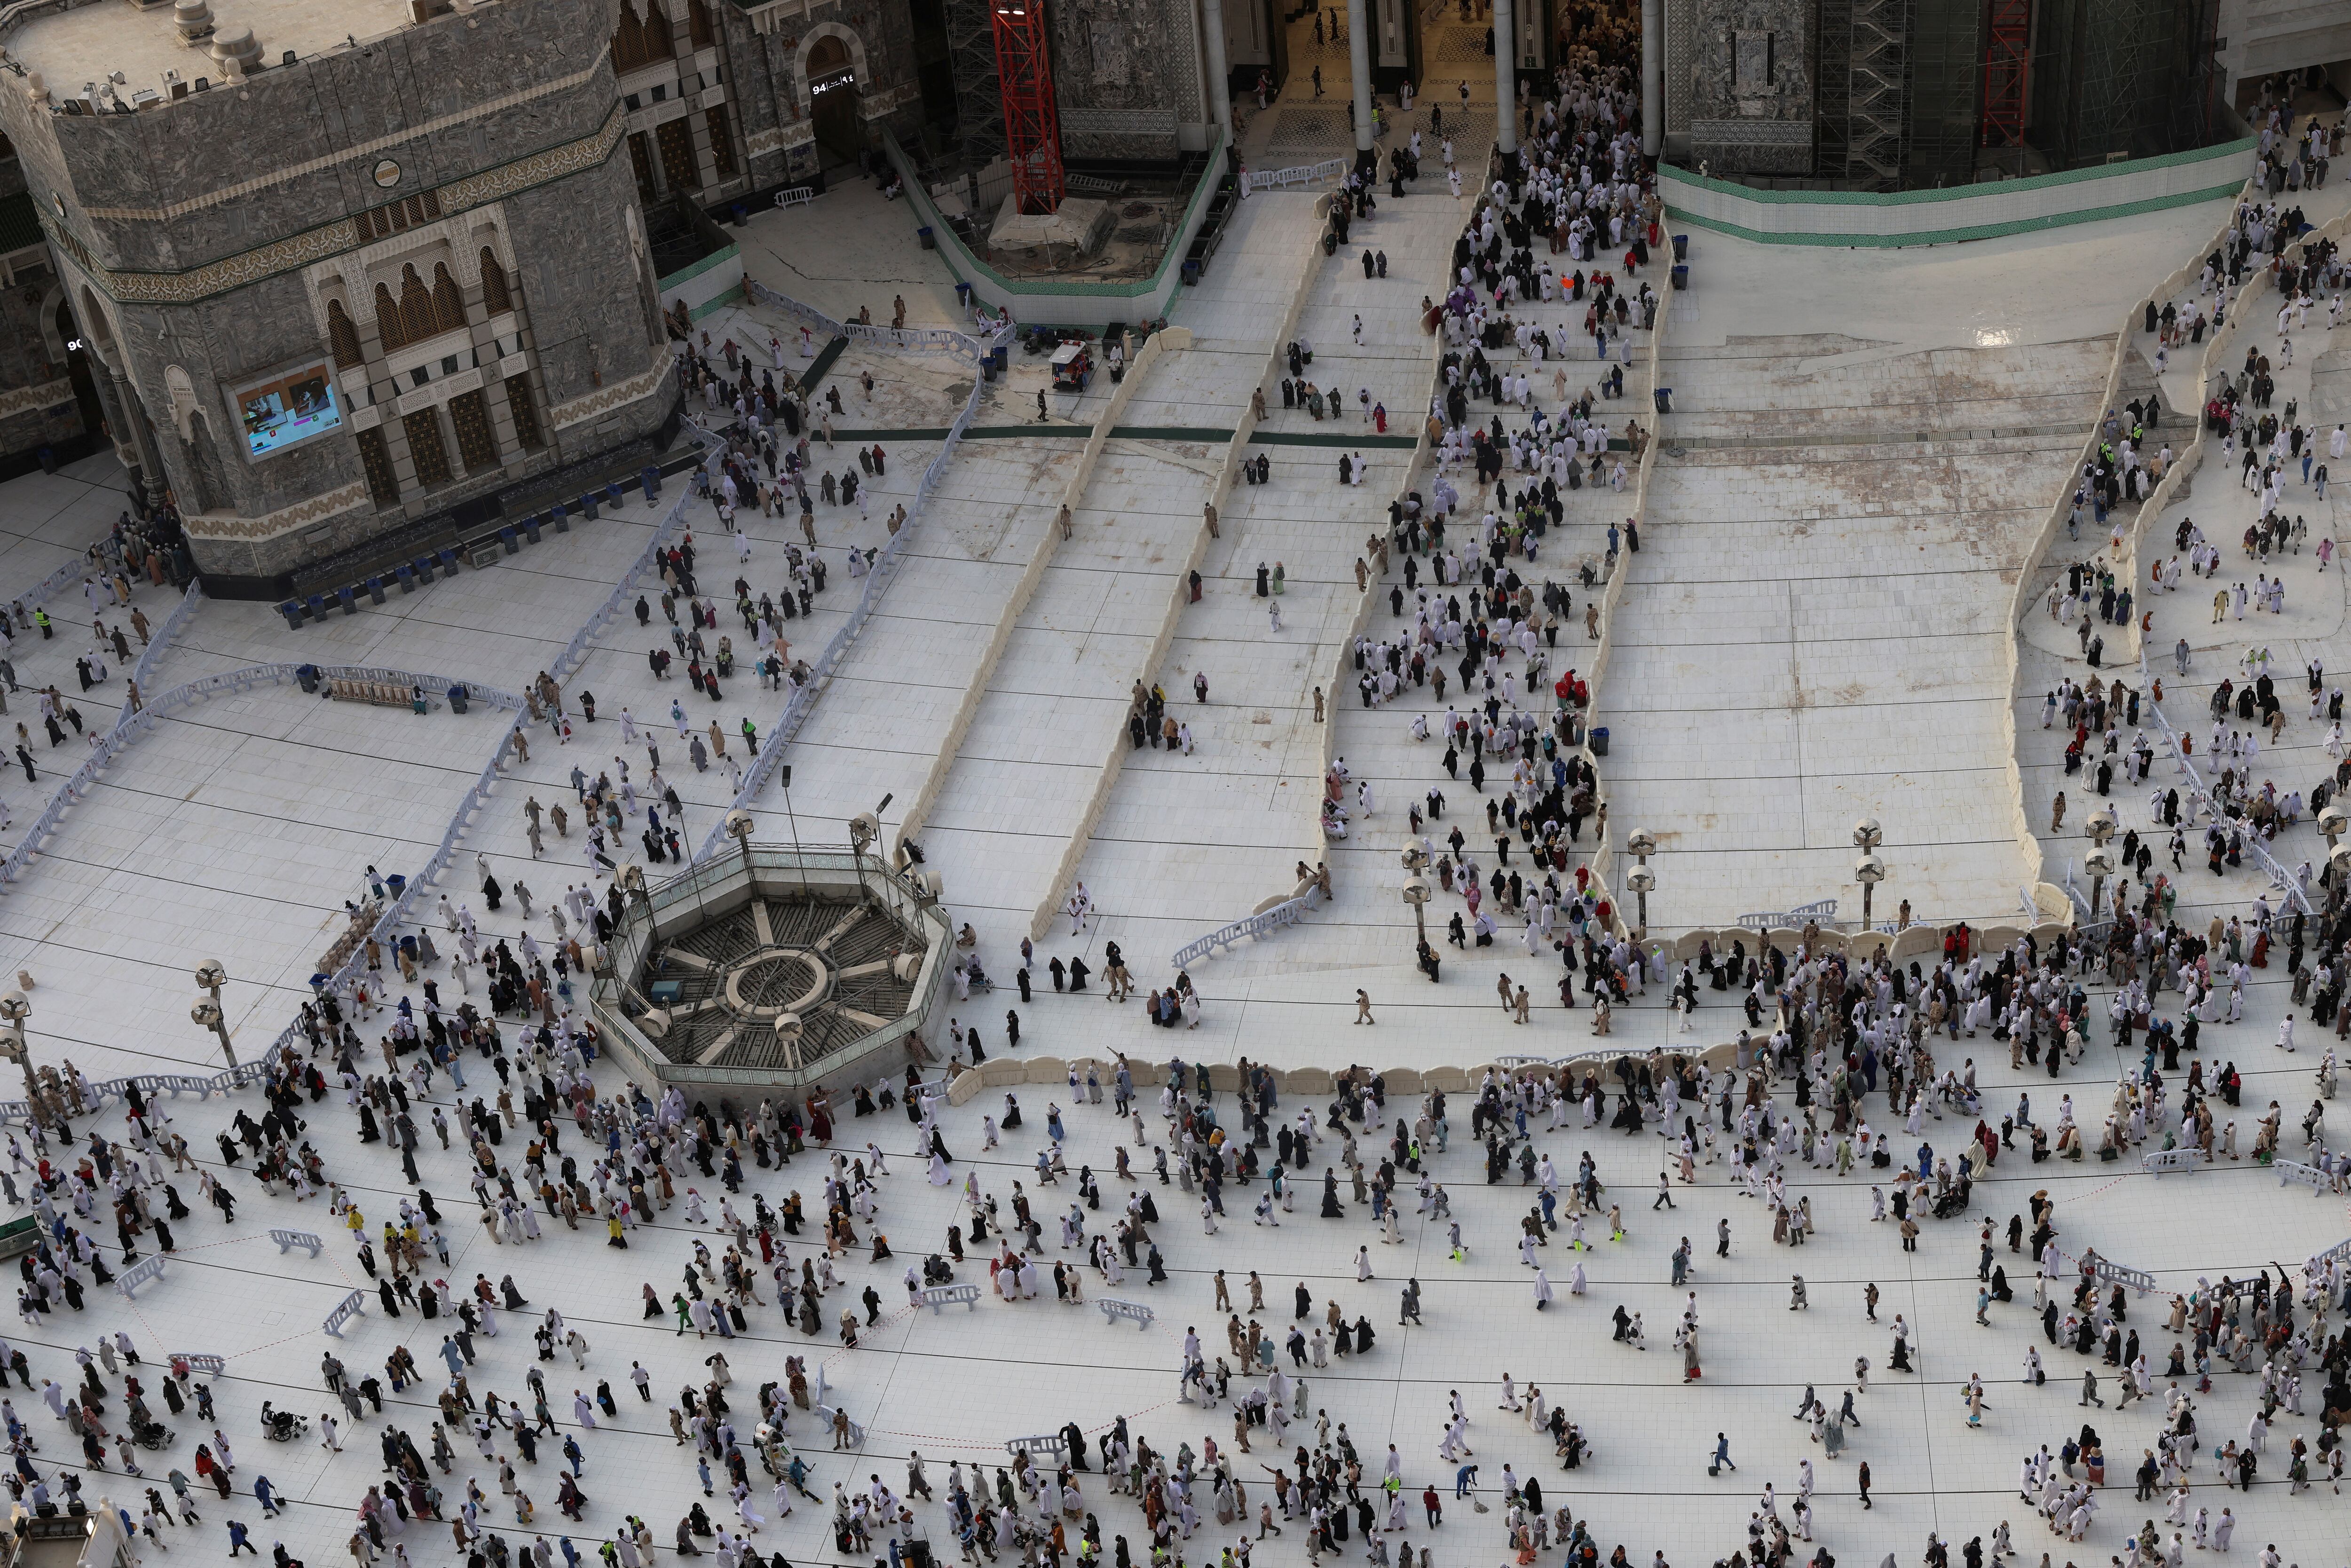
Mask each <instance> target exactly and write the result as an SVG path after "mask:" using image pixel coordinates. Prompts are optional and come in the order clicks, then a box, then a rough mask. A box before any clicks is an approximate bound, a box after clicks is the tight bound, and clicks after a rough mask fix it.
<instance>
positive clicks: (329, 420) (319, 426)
mask: <svg viewBox="0 0 2351 1568" xmlns="http://www.w3.org/2000/svg"><path fill="white" fill-rule="evenodd" d="M234 395H235V403H236V413H237V421H238V423H239V424H240V425H241V426H242V427H243V429H244V431H245V445H246V454H247V455H249V456H252V457H268V456H271V455H275V454H277V453H279V452H282V451H284V450H285V449H286V448H287V447H288V446H291V445H293V444H295V443H297V442H300V441H308V440H309V439H310V437H312V436H314V435H324V434H327V433H328V432H329V431H331V430H338V429H340V428H341V427H342V423H343V410H342V404H341V402H340V400H339V399H338V398H337V397H336V395H335V382H334V376H333V372H332V371H330V369H329V367H328V365H327V364H326V362H325V361H319V362H318V363H316V364H309V365H305V366H303V367H302V368H300V369H299V370H296V371H289V372H287V374H285V375H282V376H274V377H272V378H270V379H269V380H268V381H266V382H255V383H253V384H252V385H250V386H245V387H240V388H239V389H237V391H236V392H235V394H234Z"/></svg>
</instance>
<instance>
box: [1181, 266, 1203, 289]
mask: <svg viewBox="0 0 2351 1568" xmlns="http://www.w3.org/2000/svg"><path fill="white" fill-rule="evenodd" d="M1199 281H1200V264H1199V263H1198V262H1196V261H1186V262H1185V263H1184V286H1185V287H1187V288H1188V287H1193V286H1194V285H1196V284H1197V283H1198V282H1199Z"/></svg>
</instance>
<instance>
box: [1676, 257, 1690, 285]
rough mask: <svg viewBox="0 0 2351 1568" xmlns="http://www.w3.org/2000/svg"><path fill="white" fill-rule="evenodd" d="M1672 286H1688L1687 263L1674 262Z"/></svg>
mask: <svg viewBox="0 0 2351 1568" xmlns="http://www.w3.org/2000/svg"><path fill="white" fill-rule="evenodd" d="M1674 287H1676V288H1687V287H1689V263H1687V262H1686V261H1677V262H1676V263H1675V264H1674Z"/></svg>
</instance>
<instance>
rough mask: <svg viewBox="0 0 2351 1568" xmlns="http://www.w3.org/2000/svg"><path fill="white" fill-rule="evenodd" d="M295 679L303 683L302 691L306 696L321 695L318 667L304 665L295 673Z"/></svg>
mask: <svg viewBox="0 0 2351 1568" xmlns="http://www.w3.org/2000/svg"><path fill="white" fill-rule="evenodd" d="M294 678H295V679H296V680H298V681H299V682H301V683H302V690H303V692H304V694H305V695H309V696H317V695H319V666H318V665H316V664H304V665H302V666H301V667H299V668H298V669H297V670H296V671H295V672H294Z"/></svg>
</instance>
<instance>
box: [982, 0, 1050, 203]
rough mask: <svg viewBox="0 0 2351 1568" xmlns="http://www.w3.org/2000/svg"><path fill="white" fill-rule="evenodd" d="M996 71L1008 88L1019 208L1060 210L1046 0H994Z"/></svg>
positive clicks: (1008, 129) (1009, 144)
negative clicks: (1046, 28) (1046, 27)
mask: <svg viewBox="0 0 2351 1568" xmlns="http://www.w3.org/2000/svg"><path fill="white" fill-rule="evenodd" d="M994 13H995V17H996V74H997V78H998V80H999V81H1001V82H1002V83H1003V89H1004V140H1005V144H1006V147H1005V155H1006V156H1007V157H1008V158H1009V159H1010V160H1011V162H1012V191H1013V194H1014V196H1015V197H1016V198H1017V199H1018V200H1019V203H1020V210H1021V211H1022V212H1024V213H1029V214H1045V213H1056V212H1059V211H1061V195H1062V192H1063V190H1064V188H1065V181H1064V176H1063V174H1062V172H1061V116H1060V115H1059V114H1057V113H1056V112H1055V111H1054V109H1053V60H1052V56H1051V53H1050V44H1049V41H1048V39H1047V37H1046V34H1045V5H1044V0H995V6H994Z"/></svg>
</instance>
